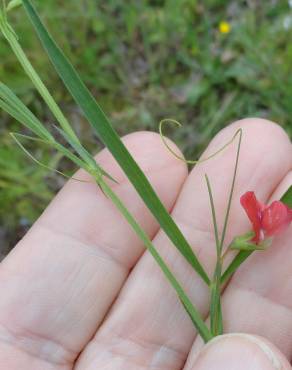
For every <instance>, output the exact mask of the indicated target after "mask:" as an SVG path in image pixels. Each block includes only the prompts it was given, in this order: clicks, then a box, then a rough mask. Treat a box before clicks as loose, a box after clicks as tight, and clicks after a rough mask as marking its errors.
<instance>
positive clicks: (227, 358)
mask: <svg viewBox="0 0 292 370" xmlns="http://www.w3.org/2000/svg"><path fill="white" fill-rule="evenodd" d="M192 369H196V370H215V369H216V370H247V369H252V370H284V367H282V361H281V360H280V359H279V355H278V354H276V353H274V350H273V349H272V348H271V347H270V346H269V345H268V344H267V343H266V342H265V341H262V340H261V339H260V338H258V337H254V336H252V335H248V334H227V335H223V336H220V337H217V338H215V339H213V340H212V341H211V342H209V343H208V344H207V345H206V346H205V347H204V348H203V349H202V351H201V352H200V354H199V355H198V357H197V358H196V361H195V364H194V366H192Z"/></svg>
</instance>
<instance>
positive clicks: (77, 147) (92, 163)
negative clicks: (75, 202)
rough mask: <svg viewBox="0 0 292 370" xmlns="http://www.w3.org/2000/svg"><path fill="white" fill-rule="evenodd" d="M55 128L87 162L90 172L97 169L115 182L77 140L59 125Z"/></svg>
mask: <svg viewBox="0 0 292 370" xmlns="http://www.w3.org/2000/svg"><path fill="white" fill-rule="evenodd" d="M55 128H56V130H57V131H58V132H59V133H60V134H61V135H62V136H63V138H64V139H65V140H66V141H67V143H68V144H69V145H70V146H71V147H72V148H73V149H74V150H75V152H76V153H77V154H78V155H79V156H80V158H82V159H83V160H84V161H85V162H86V163H87V164H88V170H89V172H90V173H92V172H93V171H97V172H98V173H100V174H102V175H104V176H106V177H107V178H108V179H110V180H111V181H113V182H115V183H117V181H116V180H115V179H114V178H113V177H112V176H111V175H110V174H108V173H107V172H106V171H104V170H103V169H102V168H101V167H100V166H99V165H98V164H97V163H96V161H95V159H94V158H93V157H92V155H91V154H90V153H89V152H88V151H87V150H86V149H85V148H84V146H82V145H81V144H80V143H79V142H76V141H75V140H74V138H72V137H71V136H70V135H68V134H67V133H66V132H65V131H64V130H62V129H61V128H60V127H57V126H55Z"/></svg>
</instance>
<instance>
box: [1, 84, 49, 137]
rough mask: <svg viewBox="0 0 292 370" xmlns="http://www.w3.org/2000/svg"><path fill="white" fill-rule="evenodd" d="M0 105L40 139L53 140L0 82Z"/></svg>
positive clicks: (33, 116)
mask: <svg viewBox="0 0 292 370" xmlns="http://www.w3.org/2000/svg"><path fill="white" fill-rule="evenodd" d="M0 107H1V108H2V109H3V110H5V111H6V112H7V113H8V114H10V115H11V116H12V117H13V118H15V119H16V120H17V121H18V122H20V123H22V124H23V125H25V126H26V127H27V128H29V129H30V130H31V131H33V132H34V133H35V134H36V135H38V136H40V137H41V138H42V139H46V140H54V138H53V136H52V135H51V134H50V132H49V131H48V130H47V129H46V128H45V127H44V125H43V124H42V123H41V122H40V121H39V120H38V119H37V118H36V117H35V115H34V114H33V113H32V112H31V111H30V110H29V109H28V108H27V107H26V106H25V105H24V104H23V103H22V101H21V100H20V99H19V98H18V97H17V96H16V95H15V94H14V93H13V91H11V90H10V89H9V88H8V87H7V86H6V85H4V84H3V83H2V82H0Z"/></svg>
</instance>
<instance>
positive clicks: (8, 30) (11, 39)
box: [0, 10, 80, 143]
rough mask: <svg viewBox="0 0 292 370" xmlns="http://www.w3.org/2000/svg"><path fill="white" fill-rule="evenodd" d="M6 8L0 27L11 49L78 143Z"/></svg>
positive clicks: (0, 15) (0, 17)
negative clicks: (28, 53) (9, 18)
mask: <svg viewBox="0 0 292 370" xmlns="http://www.w3.org/2000/svg"><path fill="white" fill-rule="evenodd" d="M4 12H5V10H3V11H2V12H1V10H0V29H1V31H2V33H3V35H4V37H5V38H6V40H7V41H8V43H9V45H10V47H11V49H12V50H13V52H14V54H15V55H16V57H17V59H18V60H19V62H20V64H21V66H22V67H23V69H24V71H25V72H26V74H27V75H28V77H29V78H30V79H31V81H32V83H33V84H34V86H35V87H36V89H37V90H38V92H39V93H40V95H41V96H42V98H43V99H44V101H45V102H46V104H47V105H48V107H49V108H50V110H51V112H52V114H53V115H54V116H55V118H56V120H57V121H58V122H59V124H60V126H61V127H62V128H63V130H64V131H66V132H67V134H68V135H70V136H71V137H72V138H73V139H74V140H75V141H76V142H77V143H80V141H79V139H78V137H77V136H76V134H75V132H74V131H73V129H72V127H71V126H70V124H69V122H68V120H67V118H66V117H65V116H64V114H63V113H62V111H61V110H60V108H59V106H58V105H57V103H56V102H55V100H54V98H53V97H52V95H51V94H50V92H49V90H48V89H47V88H46V86H45V84H44V83H43V81H42V80H41V79H40V77H39V75H38V74H37V72H36V71H35V69H34V68H33V66H32V64H31V63H30V61H29V59H28V58H27V56H26V55H25V53H24V51H23V49H22V47H21V46H20V44H19V42H18V40H17V36H16V34H15V32H14V30H13V28H12V27H11V26H10V24H9V23H8V22H7V20H6V14H4Z"/></svg>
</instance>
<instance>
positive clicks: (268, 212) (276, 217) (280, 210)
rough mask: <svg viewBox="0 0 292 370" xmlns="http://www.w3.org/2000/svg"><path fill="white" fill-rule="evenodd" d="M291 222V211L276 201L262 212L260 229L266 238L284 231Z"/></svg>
mask: <svg viewBox="0 0 292 370" xmlns="http://www.w3.org/2000/svg"><path fill="white" fill-rule="evenodd" d="M291 221H292V210H291V209H289V208H288V207H287V206H286V205H285V204H284V203H282V202H280V201H278V200H276V201H274V202H273V203H272V204H271V205H270V206H269V207H267V208H266V209H265V210H264V211H263V218H262V228H263V229H264V232H265V234H266V235H267V236H272V235H275V234H278V233H280V232H281V231H283V230H285V229H286V228H287V227H288V226H289V225H290V223H291Z"/></svg>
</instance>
